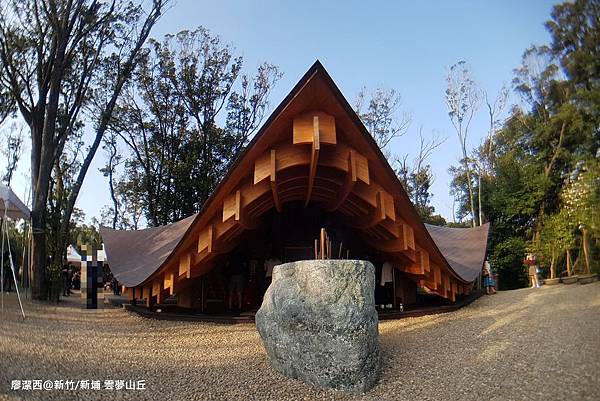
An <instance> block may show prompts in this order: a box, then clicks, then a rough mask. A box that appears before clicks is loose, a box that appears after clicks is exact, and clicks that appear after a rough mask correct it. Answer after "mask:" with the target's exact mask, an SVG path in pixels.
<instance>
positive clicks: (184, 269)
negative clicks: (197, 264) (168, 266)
mask: <svg viewBox="0 0 600 401" xmlns="http://www.w3.org/2000/svg"><path fill="white" fill-rule="evenodd" d="M191 259H192V255H191V254H190V253H189V252H188V253H186V254H185V255H182V256H181V258H179V271H178V276H185V278H190V266H191Z"/></svg>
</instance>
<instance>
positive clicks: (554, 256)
mask: <svg viewBox="0 0 600 401" xmlns="http://www.w3.org/2000/svg"><path fill="white" fill-rule="evenodd" d="M538 244H539V245H538ZM538 244H535V243H534V246H535V245H538V249H537V250H536V252H537V253H538V254H540V255H541V256H542V257H543V260H545V261H550V265H549V266H548V270H549V272H550V278H551V279H553V278H556V277H557V273H559V272H557V271H556V267H557V263H558V259H559V258H560V257H561V256H562V254H563V253H567V259H568V258H569V257H570V256H569V255H568V251H569V249H571V247H572V246H573V230H572V229H571V228H570V227H569V222H568V216H567V214H566V213H564V211H560V212H559V213H556V214H553V215H552V216H549V217H548V218H546V219H545V220H544V225H543V227H542V231H541V233H540V241H539V243H538ZM569 265H570V262H567V270H569V267H570V266H569ZM569 274H570V272H569Z"/></svg>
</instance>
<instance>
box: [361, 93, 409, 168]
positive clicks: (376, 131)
mask: <svg viewBox="0 0 600 401" xmlns="http://www.w3.org/2000/svg"><path fill="white" fill-rule="evenodd" d="M400 105H401V97H400V94H399V93H398V92H396V90H394V89H386V88H376V89H375V90H373V91H371V92H368V91H367V88H366V87H363V88H362V89H361V90H360V92H358V96H357V98H356V102H355V106H354V110H355V111H356V114H357V115H358V116H359V117H360V119H361V120H362V122H363V124H364V125H365V127H366V128H367V130H368V131H369V133H370V134H371V135H372V136H373V139H375V142H377V145H379V148H380V149H381V151H382V152H383V154H384V155H385V156H386V158H387V159H388V160H389V161H390V164H392V161H393V160H394V156H393V155H392V153H391V151H390V149H389V145H390V143H391V142H392V141H393V140H394V139H396V138H399V137H401V136H402V135H404V134H406V132H407V130H408V127H409V126H410V123H411V117H410V115H409V114H407V113H403V114H402V115H399V114H398V112H399V108H400Z"/></svg>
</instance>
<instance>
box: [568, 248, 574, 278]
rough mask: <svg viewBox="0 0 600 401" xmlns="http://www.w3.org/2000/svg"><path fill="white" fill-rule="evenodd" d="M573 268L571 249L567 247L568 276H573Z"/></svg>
mask: <svg viewBox="0 0 600 401" xmlns="http://www.w3.org/2000/svg"><path fill="white" fill-rule="evenodd" d="M572 275H573V272H572V268H571V250H570V249H567V276H572Z"/></svg>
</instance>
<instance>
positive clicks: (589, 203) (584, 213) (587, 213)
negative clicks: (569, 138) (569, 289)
mask: <svg viewBox="0 0 600 401" xmlns="http://www.w3.org/2000/svg"><path fill="white" fill-rule="evenodd" d="M599 164H600V163H599V162H598V159H591V160H589V161H588V162H587V163H585V162H584V161H580V162H579V163H577V164H576V166H575V169H574V170H573V172H572V173H571V174H569V176H568V179H567V185H566V187H565V188H564V190H563V191H562V193H561V198H562V201H563V204H564V209H563V212H564V215H565V218H564V220H565V221H566V222H567V223H565V224H569V225H570V226H571V227H572V229H576V230H579V231H580V232H581V251H582V253H583V257H584V264H585V273H586V274H590V272H591V263H590V259H591V257H590V253H591V251H590V244H589V240H590V236H598V234H599V231H600V226H599V225H598V223H599V221H600V211H599V210H598V205H599V204H600V166H599Z"/></svg>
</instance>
